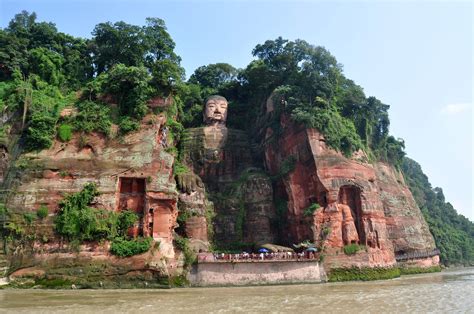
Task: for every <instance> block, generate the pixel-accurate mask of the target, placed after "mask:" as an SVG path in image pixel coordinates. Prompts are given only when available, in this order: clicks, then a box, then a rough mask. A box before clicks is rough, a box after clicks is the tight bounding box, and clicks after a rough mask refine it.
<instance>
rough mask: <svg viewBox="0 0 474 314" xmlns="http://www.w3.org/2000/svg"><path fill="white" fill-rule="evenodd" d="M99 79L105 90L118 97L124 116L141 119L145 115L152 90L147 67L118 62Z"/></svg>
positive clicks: (121, 112)
mask: <svg viewBox="0 0 474 314" xmlns="http://www.w3.org/2000/svg"><path fill="white" fill-rule="evenodd" d="M99 79H101V80H102V89H103V91H104V92H105V93H109V94H110V95H112V96H113V97H114V98H116V99H117V103H118V105H119V108H120V114H121V115H122V116H129V117H132V118H135V119H141V118H142V117H143V116H144V115H145V113H146V110H147V106H146V102H145V101H146V100H147V98H148V97H149V96H150V92H151V91H150V86H149V84H148V83H149V81H150V75H149V74H148V71H147V70H146V68H144V67H134V66H126V65H124V64H117V65H115V66H114V67H113V68H112V69H111V70H110V71H109V72H108V73H104V74H103V75H102V77H101V78H99Z"/></svg>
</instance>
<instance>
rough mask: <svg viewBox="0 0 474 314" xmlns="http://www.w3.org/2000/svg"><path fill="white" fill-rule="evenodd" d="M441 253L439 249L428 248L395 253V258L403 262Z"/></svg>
mask: <svg viewBox="0 0 474 314" xmlns="http://www.w3.org/2000/svg"><path fill="white" fill-rule="evenodd" d="M439 254H440V251H439V249H434V250H427V251H416V252H410V253H405V254H399V255H395V259H396V260H397V262H403V261H408V260H411V259H420V258H427V257H433V256H436V255H439Z"/></svg>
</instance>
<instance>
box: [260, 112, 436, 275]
mask: <svg viewBox="0 0 474 314" xmlns="http://www.w3.org/2000/svg"><path fill="white" fill-rule="evenodd" d="M280 124H281V127H282V132H281V133H280V135H279V137H278V138H273V131H272V129H267V135H266V143H267V144H266V146H265V157H266V163H267V166H268V168H269V170H270V172H271V173H272V174H274V175H278V174H279V172H281V169H282V168H285V169H288V168H289V169H288V171H287V172H286V173H283V174H281V173H280V175H281V179H280V189H279V190H278V191H277V192H276V193H277V198H280V199H283V200H285V201H286V203H287V213H288V214H287V217H286V218H287V220H288V222H287V224H288V226H289V228H288V230H287V233H286V234H285V236H286V239H284V241H286V242H287V243H298V242H301V241H305V240H309V241H315V242H316V243H319V244H320V245H322V246H324V247H325V249H326V252H327V259H326V262H325V263H326V265H328V266H329V267H341V266H353V265H357V266H391V265H394V264H395V253H396V252H408V251H410V252H411V251H428V250H433V249H434V248H435V246H434V241H433V237H432V236H431V234H430V233H429V231H428V229H427V226H426V222H425V221H424V219H423V217H422V215H421V212H420V210H419V208H418V207H416V205H415V202H414V200H413V197H412V196H411V194H410V192H409V191H408V188H407V187H406V185H404V182H403V179H402V178H401V174H400V173H399V172H397V171H396V170H395V169H393V168H392V167H390V166H388V165H386V164H383V163H375V164H374V165H372V164H370V163H368V161H367V160H366V158H365V156H364V154H363V153H362V152H359V153H356V154H355V155H354V156H353V157H352V158H346V157H344V156H343V155H342V154H340V153H338V152H336V151H334V150H332V149H329V148H328V147H327V146H326V143H325V140H324V137H323V136H322V135H321V134H320V133H319V132H318V131H317V130H314V129H307V128H304V127H298V126H295V125H294V124H293V123H292V122H291V121H290V120H289V119H288V118H287V117H285V116H282V118H281V120H280ZM289 164H291V167H288V165H289ZM314 204H317V205H314ZM349 244H359V245H364V246H365V249H364V250H363V251H362V252H358V253H357V254H356V255H355V256H354V255H345V254H344V253H343V252H342V249H343V247H344V246H346V245H349Z"/></svg>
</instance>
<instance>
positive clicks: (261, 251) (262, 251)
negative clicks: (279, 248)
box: [258, 247, 270, 253]
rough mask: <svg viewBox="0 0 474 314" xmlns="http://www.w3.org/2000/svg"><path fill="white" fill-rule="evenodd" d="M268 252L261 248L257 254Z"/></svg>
mask: <svg viewBox="0 0 474 314" xmlns="http://www.w3.org/2000/svg"><path fill="white" fill-rule="evenodd" d="M268 252H270V251H269V250H267V249H266V248H264V247H263V248H261V249H260V250H258V253H268Z"/></svg>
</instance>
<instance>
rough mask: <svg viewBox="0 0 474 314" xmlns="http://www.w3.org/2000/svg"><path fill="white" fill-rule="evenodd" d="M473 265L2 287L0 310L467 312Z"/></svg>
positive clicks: (472, 302) (473, 301)
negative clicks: (339, 278)
mask: <svg viewBox="0 0 474 314" xmlns="http://www.w3.org/2000/svg"><path fill="white" fill-rule="evenodd" d="M473 308H474V268H464V269H460V270H450V271H445V272H442V273H436V274H423V275H413V276H406V277H405V276H404V277H402V278H398V279H394V280H386V281H372V282H350V283H329V284H324V285H320V284H313V285H291V286H266V287H239V288H199V289H194V288H189V289H170V290H60V291H52V290H3V291H2V290H0V312H3V311H7V312H15V313H26V312H31V311H33V310H34V311H35V312H48V313H94V312H97V311H100V312H101V313H117V312H129V313H133V312H143V311H146V312H148V313H154V312H159V313H178V312H179V313H182V312H185V313H186V312H187V313H217V312H219V313H222V312H224V313H228V312H233V313H234V312H246V313H248V312H252V313H255V312H282V313H290V312H291V313H295V311H300V310H307V311H308V312H307V313H316V312H319V311H324V312H330V313H333V312H337V313H349V312H351V313H354V312H366V313H380V312H382V311H383V312H384V313H413V312H414V313H419V312H424V313H426V312H430V313H452V312H456V313H460V312H461V313H467V312H470V311H472V309H473Z"/></svg>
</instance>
